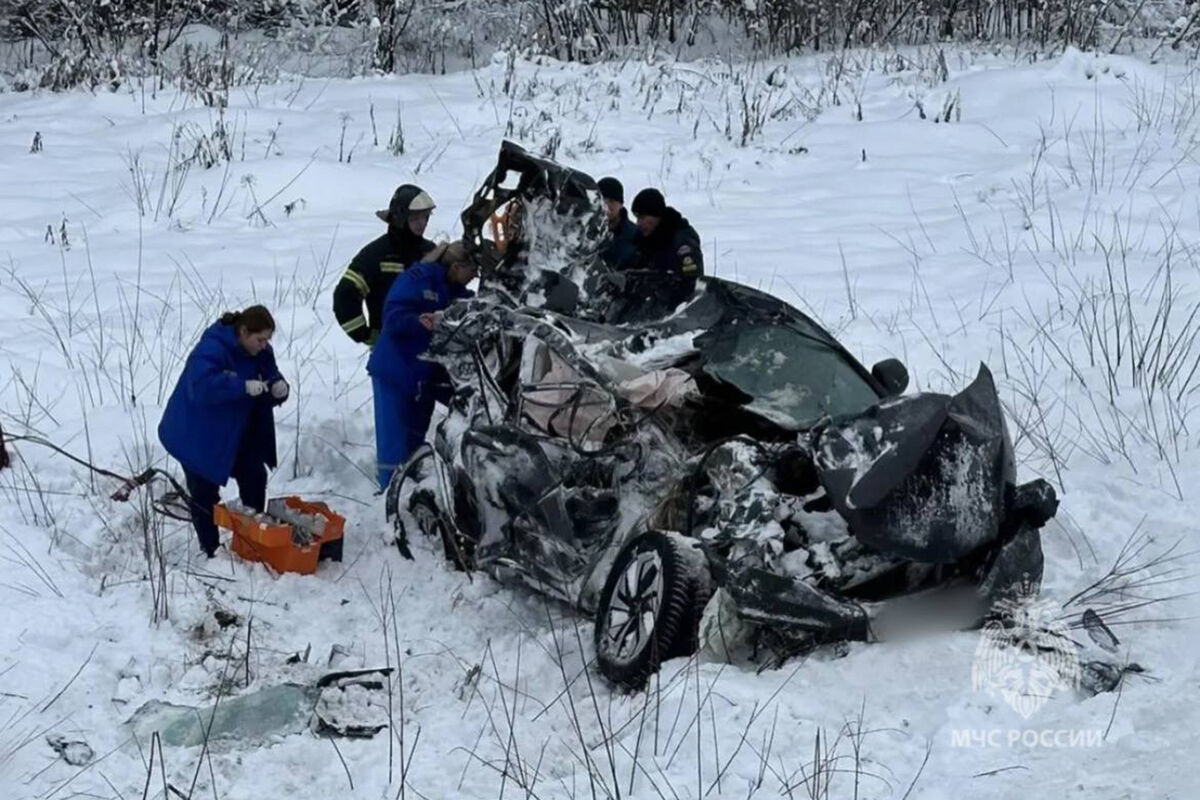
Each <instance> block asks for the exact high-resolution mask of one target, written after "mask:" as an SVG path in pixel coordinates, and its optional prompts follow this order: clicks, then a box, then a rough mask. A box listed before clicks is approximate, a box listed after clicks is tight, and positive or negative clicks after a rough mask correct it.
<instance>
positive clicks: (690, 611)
mask: <svg viewBox="0 0 1200 800" xmlns="http://www.w3.org/2000/svg"><path fill="white" fill-rule="evenodd" d="M701 569H703V570H704V571H703V572H698V573H697V574H696V575H694V576H693V580H692V582H691V588H690V590H689V592H688V604H687V608H686V611H685V613H684V615H683V619H682V620H681V621H680V623H679V631H678V633H676V634H675V641H674V642H673V643H672V645H671V649H670V651H669V652H668V653H667V658H679V657H681V656H690V655H691V654H692V653H695V652H696V651H697V650H699V649H700V619H701V618H702V617H703V616H704V609H705V607H706V606H707V605H708V601H709V600H711V599H712V596H713V592H714V591H715V590H716V587H715V586H714V585H713V582H712V578H711V577H710V576H709V575H708V574H707V570H708V568H707V567H702V568H701Z"/></svg>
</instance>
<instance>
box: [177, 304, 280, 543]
mask: <svg viewBox="0 0 1200 800" xmlns="http://www.w3.org/2000/svg"><path fill="white" fill-rule="evenodd" d="M274 332H275V320H274V319H272V317H271V312H269V311H267V309H266V308H264V307H263V306H250V307H249V308H247V309H245V310H243V311H233V312H227V313H225V314H223V315H222V316H221V318H220V319H219V320H218V321H216V322H214V323H213V324H212V325H211V326H209V328H208V329H207V330H205V331H204V333H203V334H202V335H201V337H200V341H199V343H197V345H196V346H195V348H193V350H192V352H191V354H189V355H188V358H187V361H186V362H185V363H184V365H183V372H182V373H180V375H179V381H178V382H177V383H176V384H175V389H174V391H172V392H171V397H170V399H168V400H167V407H166V409H165V410H164V411H163V417H162V421H161V422H160V423H159V425H158V438H159V440H160V441H161V442H162V444H163V447H165V448H166V450H167V452H168V453H170V454H171V456H173V457H174V458H175V459H176V460H178V461H179V463H180V464H181V465H182V467H183V474H184V477H185V479H186V481H187V490H188V494H189V495H190V496H191V497H190V503H189V506H190V511H191V516H192V527H194V528H195V529H196V536H197V538H198V539H199V541H200V549H201V550H203V551H204V554H205V555H207V556H208V557H209V558H212V557H213V556H214V555H215V554H216V551H217V546H218V545H219V544H220V539H219V537H218V535H217V526H216V524H215V523H214V522H213V507H214V506H216V504H217V503H218V502H219V501H220V499H221V491H220V487H222V486H224V485H225V483H226V482H227V481H228V480H229V478H230V477H232V478H233V479H234V480H235V481H237V485H238V494H239V496H240V498H241V501H242V502H243V503H244V504H245V505H247V506H250V507H251V508H253V509H254V510H256V511H259V512H261V511H263V509H264V508H265V507H266V504H267V469H266V468H267V467H271V468H272V469H273V468H274V467H275V466H276V457H275V417H274V411H273V409H274V408H275V406H277V405H280V404H282V403H283V402H284V401H285V400H287V397H288V393H289V389H288V384H287V381H285V380H284V379H283V376H282V375H280V373H279V367H278V366H277V365H276V363H275V354H274V352H273V351H272V350H271V344H270V342H271V336H272V334H274Z"/></svg>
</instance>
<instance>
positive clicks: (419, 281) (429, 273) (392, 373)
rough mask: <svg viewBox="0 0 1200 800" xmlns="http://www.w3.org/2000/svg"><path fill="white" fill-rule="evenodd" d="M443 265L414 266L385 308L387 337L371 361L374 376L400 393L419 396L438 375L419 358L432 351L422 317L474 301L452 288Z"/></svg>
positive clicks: (462, 289)
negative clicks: (462, 301)
mask: <svg viewBox="0 0 1200 800" xmlns="http://www.w3.org/2000/svg"><path fill="white" fill-rule="evenodd" d="M446 275H447V268H446V266H445V265H443V264H440V263H436V262H435V263H432V264H431V263H426V262H422V263H420V264H414V265H412V266H411V267H409V268H408V269H407V270H405V272H404V274H403V275H401V276H400V278H399V279H398V280H396V282H395V283H393V284H392V289H391V291H389V292H388V296H387V302H386V303H385V304H384V307H383V333H382V334H381V335H380V337H379V342H378V344H376V345H375V349H374V350H373V351H372V352H371V357H370V358H369V359H367V372H369V373H371V376H372V377H374V378H378V379H380V380H383V381H387V382H388V383H390V384H392V386H394V387H395V388H396V390H397V391H399V392H404V393H412V394H413V395H416V394H417V393H418V392H419V391H421V390H422V389H423V388H424V387H423V384H426V383H428V382H429V380H430V378H431V377H433V375H434V374H435V369H436V367H435V365H434V364H433V363H431V362H429V361H424V360H422V359H420V358H418V356H420V355H421V354H422V353H424V352H425V351H426V349H428V348H429V341H430V339H431V338H432V333H431V332H430V331H428V330H426V328H425V326H424V325H422V324H421V321H420V316H421V315H422V314H431V313H433V312H435V311H441V310H442V309H444V308H446V307H447V306H448V305H450V303H451V302H452V301H454V300H457V299H459V298H463V297H472V296H473V295H474V292H472V291H471V290H469V289H467V288H466V287H465V286H459V285H457V284H452V283H450V281H449V280H448V279H447V277H446Z"/></svg>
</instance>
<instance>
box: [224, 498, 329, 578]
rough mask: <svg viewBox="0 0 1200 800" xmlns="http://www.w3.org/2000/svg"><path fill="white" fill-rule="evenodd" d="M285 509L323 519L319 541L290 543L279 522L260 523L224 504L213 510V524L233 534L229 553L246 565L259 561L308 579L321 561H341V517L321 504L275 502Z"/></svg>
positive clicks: (289, 530)
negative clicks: (285, 507) (327, 559)
mask: <svg viewBox="0 0 1200 800" xmlns="http://www.w3.org/2000/svg"><path fill="white" fill-rule="evenodd" d="M278 499H279V500H280V501H282V502H283V503H284V505H286V506H287V507H288V508H291V509H294V510H296V511H298V512H300V513H301V514H311V515H313V516H320V517H324V519H325V529H324V531H323V532H322V533H321V535H320V537H319V538H314V539H313V540H312V541H311V542H309V543H308V544H305V545H300V544H296V543H295V542H293V541H292V526H291V525H290V524H289V523H287V522H284V521H282V520H278V521H277V522H276V523H274V524H272V523H267V522H260V521H258V520H257V519H255V518H254V517H253V516H251V515H249V514H243V513H241V512H238V511H234V510H232V509H230V508H229V507H228V506H226V505H225V504H224V503H218V504H217V506H216V507H215V508H214V509H213V521H214V522H216V524H217V526H218V527H221V528H225V529H226V530H229V531H232V532H233V546H232V549H233V552H235V553H237V554H238V555H239V556H241V557H242V558H244V559H246V560H247V561H261V562H264V563H266V564H269V565H271V567H273V568H274V569H275V570H277V571H278V572H296V573H299V574H301V575H311V574H312V573H314V572H316V571H317V562H318V561H320V560H321V559H323V558H331V559H333V560H334V561H341V560H342V537H343V536H344V535H345V531H346V520H345V518H344V517H342V516H340V515H338V514H335V513H333V511H331V510H330V508H329V506H327V505H326V504H324V503H310V502H308V501H306V500H303V499H301V498H299V497H281V498H278Z"/></svg>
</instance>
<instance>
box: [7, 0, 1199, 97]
mask: <svg viewBox="0 0 1200 800" xmlns="http://www.w3.org/2000/svg"><path fill="white" fill-rule="evenodd" d="M1198 15H1200V6H1197V5H1196V4H1194V3H1192V4H1189V3H1187V2H1185V0H1145V1H1144V2H1140V3H1126V2H1112V3H1104V4H1091V5H1087V4H1080V3H1075V2H1071V0H1044V1H1043V2H1038V3H1034V2H1028V0H857V1H856V2H853V3H846V2H842V0H553V1H551V0H176V1H175V2H161V0H158V1H156V0H56V2H32V1H31V0H0V75H4V76H6V77H7V78H8V81H7V82H8V83H9V85H10V86H11V87H12V88H13V89H16V90H28V89H34V88H46V89H52V90H56V89H63V88H67V87H72V86H86V87H89V88H93V89H94V88H99V87H102V86H108V87H110V88H112V87H116V86H119V85H120V84H121V82H122V81H123V80H124V79H125V78H126V77H127V76H131V75H155V76H158V77H160V78H164V79H166V80H167V81H170V82H173V81H174V80H175V77H176V76H177V75H178V74H179V73H180V72H181V70H185V68H186V66H187V60H186V58H180V57H171V56H172V53H174V52H175V51H178V50H180V49H183V48H184V47H187V46H190V47H192V48H193V49H194V48H196V47H197V46H198V45H197V42H196V39H197V37H199V38H200V39H201V40H204V39H207V40H209V42H208V43H209V45H210V46H211V44H212V41H211V40H213V39H216V38H218V37H222V36H229V37H231V38H232V44H231V45H230V46H229V48H228V49H229V50H230V51H231V52H233V53H234V54H236V58H234V59H233V60H234V61H235V62H236V63H239V64H240V63H242V62H243V61H246V60H255V61H258V62H264V63H269V64H272V65H273V66H274V67H275V68H277V69H279V70H283V71H290V72H301V73H304V74H323V75H362V74H369V73H372V72H384V73H392V72H401V73H403V72H434V73H444V72H446V71H448V70H455V69H460V68H463V67H467V66H471V67H474V66H478V65H479V64H481V63H485V62H486V61H487V60H488V59H490V57H491V56H492V55H493V54H494V53H496V52H498V51H501V50H513V49H516V50H519V51H522V52H527V53H532V54H546V55H550V56H553V57H555V58H558V59H561V60H565V61H582V62H593V61H596V60H600V59H605V58H619V57H627V56H629V55H631V54H642V53H644V52H645V50H646V49H648V48H649V49H659V48H661V49H667V50H669V51H671V52H672V53H673V54H674V55H676V56H677V57H697V56H704V55H717V54H719V55H729V54H730V53H737V52H743V53H756V54H763V53H767V54H778V53H792V52H797V51H806V50H817V51H826V50H836V49H839V48H846V47H850V46H857V45H872V44H927V43H932V42H937V41H943V40H947V39H960V40H963V39H965V40H970V41H997V40H1003V41H1025V42H1032V43H1035V44H1037V45H1038V46H1041V47H1047V46H1065V45H1075V46H1079V47H1085V48H1088V47H1105V48H1115V47H1117V46H1120V45H1121V44H1122V42H1126V43H1128V41H1130V40H1132V39H1135V38H1145V37H1152V38H1160V39H1161V40H1162V41H1163V42H1164V43H1169V44H1170V45H1171V46H1172V47H1178V46H1179V45H1180V44H1182V43H1183V42H1184V41H1186V40H1188V39H1189V38H1193V37H1196V36H1197V35H1200V26H1197V25H1196V22H1197V17H1198ZM193 60H194V56H193ZM0 85H2V84H0Z"/></svg>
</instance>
